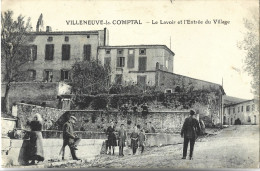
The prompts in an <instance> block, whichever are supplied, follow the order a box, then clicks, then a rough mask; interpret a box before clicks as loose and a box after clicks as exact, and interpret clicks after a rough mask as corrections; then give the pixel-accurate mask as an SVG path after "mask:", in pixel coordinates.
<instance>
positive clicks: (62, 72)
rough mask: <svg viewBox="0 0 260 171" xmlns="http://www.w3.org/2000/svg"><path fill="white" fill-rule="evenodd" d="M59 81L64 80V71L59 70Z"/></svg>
mask: <svg viewBox="0 0 260 171" xmlns="http://www.w3.org/2000/svg"><path fill="white" fill-rule="evenodd" d="M60 80H61V81H63V80H64V71H63V70H61V72H60Z"/></svg>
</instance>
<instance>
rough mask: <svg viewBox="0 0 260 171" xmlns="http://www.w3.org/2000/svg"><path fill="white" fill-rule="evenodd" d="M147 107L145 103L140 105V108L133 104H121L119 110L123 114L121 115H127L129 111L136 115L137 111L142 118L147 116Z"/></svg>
mask: <svg viewBox="0 0 260 171" xmlns="http://www.w3.org/2000/svg"><path fill="white" fill-rule="evenodd" d="M148 109H149V107H148V105H147V103H144V104H142V105H141V106H139V105H137V104H135V105H130V106H129V105H128V104H127V103H125V104H123V106H122V107H121V108H120V110H121V111H122V112H123V114H127V113H128V112H129V111H130V110H131V111H133V113H137V112H138V111H141V112H142V116H146V115H147V114H148Z"/></svg>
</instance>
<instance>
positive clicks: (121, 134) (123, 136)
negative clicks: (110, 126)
mask: <svg viewBox="0 0 260 171" xmlns="http://www.w3.org/2000/svg"><path fill="white" fill-rule="evenodd" d="M124 127H125V125H124V124H121V126H120V130H119V132H118V146H119V156H124V154H123V153H124V150H123V149H124V146H125V140H126V131H125V128H124Z"/></svg>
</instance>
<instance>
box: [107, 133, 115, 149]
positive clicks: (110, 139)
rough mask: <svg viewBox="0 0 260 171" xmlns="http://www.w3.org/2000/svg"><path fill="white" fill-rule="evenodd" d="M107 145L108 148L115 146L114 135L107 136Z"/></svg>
mask: <svg viewBox="0 0 260 171" xmlns="http://www.w3.org/2000/svg"><path fill="white" fill-rule="evenodd" d="M107 143H108V144H107V145H108V147H111V146H117V142H116V135H115V134H112V135H110V136H108V140H107Z"/></svg>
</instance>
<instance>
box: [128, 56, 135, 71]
mask: <svg viewBox="0 0 260 171" xmlns="http://www.w3.org/2000/svg"><path fill="white" fill-rule="evenodd" d="M127 67H128V68H134V67H135V57H134V56H128V59H127Z"/></svg>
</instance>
